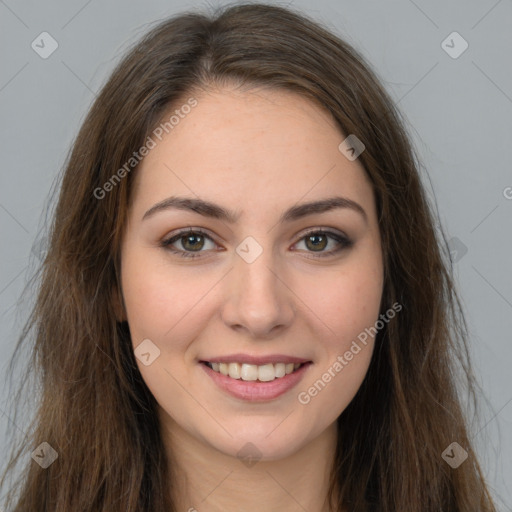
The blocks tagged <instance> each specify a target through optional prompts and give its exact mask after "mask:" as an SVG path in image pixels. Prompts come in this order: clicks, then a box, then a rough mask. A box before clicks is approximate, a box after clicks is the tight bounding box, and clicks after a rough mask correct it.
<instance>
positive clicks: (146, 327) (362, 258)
mask: <svg viewBox="0 0 512 512" xmlns="http://www.w3.org/2000/svg"><path fill="white" fill-rule="evenodd" d="M196 100H197V105H196V106H194V107H193V108H190V109H188V108H184V109H182V110H181V112H182V115H181V116H179V122H178V123H177V124H175V125H174V127H173V128H172V129H169V125H168V126H167V129H168V131H169V133H168V134H166V132H165V130H160V131H159V132H158V133H160V132H162V131H163V135H164V136H163V137H161V139H162V140H159V138H158V137H156V136H154V135H152V136H151V137H152V140H153V142H150V143H149V144H148V146H151V147H152V149H150V151H149V154H147V156H146V157H145V158H144V160H143V161H142V163H141V164H140V166H139V168H138V169H137V171H136V172H137V174H136V182H135V189H134V200H133V203H132V206H131V210H130V213H129V222H128V224H127V228H126V231H125V234H124V238H123V246H122V272H121V280H122V293H123V297H124V303H125V307H126V310H125V311H126V319H127V321H128V323H129V326H130V333H131V337H132V343H133V348H134V349H135V354H136V356H137V359H136V361H137V364H138V367H139V370H140V372H141V374H142V377H143V379H144V381H145V382H146V384H147V386H148V388H149V389H150V390H151V392H152V394H153V395H154V397H155V399H156V401H157V402H158V404H159V416H160V419H161V421H163V423H164V424H165V425H166V426H167V427H169V428H174V429H178V430H179V431H180V432H183V433H185V434H186V435H188V436H192V438H194V440H196V441H201V442H202V443H204V444H206V445H207V446H210V447H213V448H215V449H217V450H219V451H221V452H223V453H225V454H228V455H232V456H240V455H242V456H243V455H244V450H246V451H247V450H249V451H250V450H254V451H255V452H256V453H257V456H258V457H261V458H262V459H269V460H270V459H277V458H281V457H285V456H287V455H291V454H293V453H294V452H296V451H297V450H299V449H300V448H302V447H304V446H306V445H307V444H308V443H310V442H312V441H313V440H314V439H315V438H317V437H318V436H319V435H321V434H322V433H323V432H325V431H326V429H327V428H328V427H329V426H332V425H333V422H335V420H336V418H337V417H338V416H339V415H340V413H342V412H343V410H344V409H345V408H346V407H347V405H348V404H349V402H350V401H351V400H352V398H353V397H354V395H355V394H356V392H357V390H358V388H359V387H360V385H361V383H362V381H363V378H364V376H365V374H366V371H367V369H368V365H369V362H370V358H371V353H372V351H373V341H374V339H373V338H372V337H371V336H368V334H366V339H365V343H361V341H360V340H362V339H363V338H365V335H364V334H363V333H366V332H368V331H365V329H367V328H369V327H373V326H374V325H375V322H376V321H377V320H378V317H379V306H380V301H381V295H382V287H383V267H382V257H381V246H380V237H379V229H378V223H377V216H376V210H375V205H374V197H373V192H372V188H371V185H370V182H369V181H368V179H367V177H366V175H365V172H364V170H363V167H362V165H361V164H360V163H359V161H358V159H355V160H349V159H348V158H347V157H346V156H345V155H344V154H343V153H342V151H341V150H340V149H339V147H338V146H339V145H340V143H341V142H342V141H343V140H344V139H345V138H346V136H345V135H343V134H341V133H340V131H339V130H338V129H337V128H336V126H335V124H334V121H333V120H332V118H331V117H330V116H329V115H328V114H327V113H326V112H324V111H323V110H321V109H319V108H318V107H317V106H316V105H314V104H312V103H310V102H309V101H308V100H306V99H304V98H302V97H301V96H297V95H295V94H294V93H284V92H278V91H275V90H274V91H269V90H252V91H251V92H244V93H242V92H236V91H234V90H228V89H223V90H221V91H218V92H215V93H213V92H212V93H208V94H201V95H200V96H197V97H196ZM183 103H184V104H185V103H186V102H185V101H184V102H183ZM176 108H177V109H179V105H178V106H177V107H176ZM185 111H186V112H189V113H188V114H186V115H185V114H183V112H185ZM170 115H171V114H169V116H170ZM169 116H168V117H169ZM347 135H348V134H347ZM171 197H173V198H175V201H177V200H178V199H177V198H179V199H180V200H182V199H188V200H189V201H190V202H189V203H183V202H182V203H180V204H181V205H182V207H181V208H177V207H173V206H172V205H171V203H170V201H168V200H169V198H171ZM336 197H339V198H344V199H345V202H343V200H341V201H340V203H341V206H335V207H332V208H330V209H327V208H323V207H322V205H321V204H320V205H319V206H318V207H317V208H315V207H314V206H310V207H305V206H303V205H306V204H309V203H316V202H320V203H322V202H323V201H325V200H327V199H333V198H336ZM166 201H167V204H166ZM347 201H349V202H347ZM202 202H204V203H205V204H204V205H203V204H202ZM206 203H208V205H206ZM155 205H160V207H158V208H156V209H153V208H154V207H155ZM343 205H345V206H343ZM354 205H355V206H354ZM331 206H332V205H331ZM148 212H150V213H148ZM224 212H229V214H230V215H231V214H232V216H233V218H228V217H226V216H224ZM184 229H185V230H191V233H188V234H186V233H181V231H182V230H184ZM197 230H200V231H201V232H200V233H198V232H197ZM322 231H324V232H327V233H324V234H323V233H322ZM180 233H181V234H180ZM179 234H180V236H178V235H179ZM173 238H174V240H171V239H173ZM346 240H348V241H349V242H348V243H347V242H346ZM187 255H188V256H189V257H186V256H187ZM358 336H359V338H358ZM354 341H355V342H356V345H357V346H359V350H357V348H355V345H354ZM350 354H351V356H350ZM207 362H209V363H213V364H211V365H210V366H212V367H213V369H212V368H210V367H208V366H207V365H206V363H207ZM228 363H230V364H228ZM292 363H295V364H294V365H293V364H292ZM297 363H305V364H303V365H302V366H300V367H299V368H298V369H295V367H296V366H297ZM292 368H293V369H294V371H293V372H292V373H287V372H290V371H291V369H292ZM224 373H228V375H224ZM283 373H284V376H283ZM254 379H256V380H254ZM369 406H371V405H370V404H369ZM248 442H250V443H252V445H246V443H248ZM248 446H251V448H248ZM256 453H255V454H254V455H256ZM249 455H250V454H249Z"/></svg>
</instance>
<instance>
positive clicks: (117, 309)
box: [111, 283, 127, 323]
mask: <svg viewBox="0 0 512 512" xmlns="http://www.w3.org/2000/svg"><path fill="white" fill-rule="evenodd" d="M111 292H112V293H111V297H112V307H113V308H114V314H115V316H116V321H117V322H119V323H121V322H126V321H127V317H126V310H125V307H124V301H123V296H122V291H121V290H120V287H119V286H117V284H115V283H114V284H113V285H112V290H111Z"/></svg>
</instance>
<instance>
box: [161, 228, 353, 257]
mask: <svg viewBox="0 0 512 512" xmlns="http://www.w3.org/2000/svg"><path fill="white" fill-rule="evenodd" d="M206 240H209V241H210V242H212V243H213V244H214V246H215V245H216V244H215V241H214V240H213V239H212V237H210V236H209V235H208V234H207V233H206V232H205V231H203V230H202V229H200V228H188V229H185V230H181V231H180V232H178V233H177V234H175V235H173V236H172V237H171V238H168V239H166V240H163V241H162V242H161V246H162V247H163V248H165V249H166V250H169V251H170V252H172V253H174V254H177V255H178V256H180V257H182V258H199V257H201V252H205V251H202V249H204V247H205V241H206ZM329 240H333V241H334V242H335V243H334V248H333V249H330V250H328V251H325V250H324V249H325V248H326V247H327V246H328V245H329ZM303 241H304V243H305V245H306V248H307V252H310V253H311V252H312V253H318V254H315V255H313V256H312V257H313V258H323V257H328V256H332V255H333V254H337V253H338V252H340V251H342V250H343V249H347V248H349V247H351V246H352V245H353V242H352V241H351V240H349V239H348V238H347V237H346V236H344V235H341V234H339V233H334V232H332V231H326V230H323V229H318V228H317V229H313V230H310V231H309V232H308V233H306V235H305V236H303V237H302V238H301V239H300V240H299V242H297V244H298V243H301V242H303ZM176 243H179V245H181V247H182V249H180V248H176V247H175V246H174V244H176ZM297 244H295V245H297ZM309 257H311V256H309Z"/></svg>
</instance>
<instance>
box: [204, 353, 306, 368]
mask: <svg viewBox="0 0 512 512" xmlns="http://www.w3.org/2000/svg"><path fill="white" fill-rule="evenodd" d="M201 362H205V363H247V364H254V365H257V366H261V365H263V364H268V363H285V364H287V363H308V362H310V360H309V359H304V358H302V357H294V356H287V355H284V354H269V355H266V356H251V355H249V354H230V355H226V356H219V357H212V358H207V359H201Z"/></svg>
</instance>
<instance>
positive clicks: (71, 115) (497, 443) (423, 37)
mask: <svg viewBox="0 0 512 512" xmlns="http://www.w3.org/2000/svg"><path fill="white" fill-rule="evenodd" d="M275 3H277V2H275ZM222 4H224V2H212V3H206V2H196V3H190V2H189V3H186V2H182V1H181V2H180V1H176V0H172V1H170V0H169V1H163V0H160V1H156V0H152V1H148V2H142V1H139V2H135V1H129V2H126V1H125V2H122V1H121V0H110V1H108V2H100V1H99V0H89V1H86V0H71V1H66V2H64V1H63V0H61V1H47V2H35V1H29V0H5V1H3V0H0V48H1V50H0V51H1V55H2V60H1V67H0V112H1V117H0V119H1V123H0V144H1V149H2V152H1V155H2V161H1V171H0V180H1V181H0V227H1V240H2V242H1V248H0V334H1V335H0V350H1V354H2V356H1V358H0V372H1V373H0V376H1V377H2V379H1V382H2V384H1V386H2V388H1V389H0V400H1V401H0V408H1V409H0V468H1V469H3V467H4V463H5V458H6V454H7V453H8V448H9V447H8V446H7V441H6V437H5V432H6V429H7V428H8V427H9V428H11V429H15V430H16V431H17V432H18V433H21V435H22V434H23V432H24V428H25V423H22V422H20V421H18V422H17V424H15V425H13V421H12V416H9V409H8V403H7V399H8V398H9V396H10V390H9V388H8V386H7V385H6V384H5V382H4V380H3V378H4V375H5V370H6V365H7V362H8V360H9V358H10V356H11V354H12V350H13V348H14V343H15V340H16V337H17V335H18V333H19V332H20V328H21V325H22V322H23V320H24V319H25V317H26V315H27V307H28V306H27V305H26V304H25V305H24V306H16V301H17V300H18V297H19V295H20V293H21V291H22V289H23V286H24V284H25V282H26V280H27V279H28V277H29V276H30V275H31V272H32V271H33V266H34V261H35V262H36V263H37V259H36V258H35V255H37V254H38V250H33V247H34V246H33V244H34V242H36V241H37V240H39V239H40V238H41V236H43V235H44V232H42V231H41V230H42V229H43V228H44V219H43V218H42V215H43V213H44V208H45V206H46V203H47V200H48V194H49V192H50V187H51V185H52V182H53V180H54V179H55V177H56V175H57V173H58V171H59V170H60V168H61V167H62V165H63V163H64V160H65V157H66V154H67V151H68V149H69V147H70V145H71V143H72V141H73V138H74V136H75V135H76V133H77V131H78V128H79V125H80V123H81V121H82V120H83V118H84V115H85V113H86V111H87V109H88V107H89V106H90V104H91V102H92V100H93V99H94V96H95V94H96V92H97V91H98V90H99V88H100V87H101V85H102V84H103V83H104V81H105V79H106V78H107V76H108V75H109V73H110V71H111V70H112V69H113V66H114V64H115V63H116V62H117V61H118V59H119V57H120V55H121V54H122V52H123V51H124V50H125V49H126V48H127V47H128V45H129V44H131V43H132V42H134V41H135V40H136V39H137V38H138V37H140V35H142V34H143V33H144V32H145V31H146V30H147V28H148V23H151V22H154V21H156V20H159V19H162V18H165V17H167V16H169V15H172V14H174V13H176V12H179V11H181V10H183V9H188V8H207V7H208V6H210V5H213V6H217V5H222ZM279 5H286V4H285V3H280V4H279ZM292 5H293V6H294V7H296V8H299V9H300V10H301V11H303V12H304V13H306V14H308V15H310V16H311V17H313V18H314V19H316V20H318V21H320V22H323V23H325V24H326V25H327V26H328V27H329V28H330V29H331V30H332V31H334V32H335V33H337V34H338V35H340V36H341V37H343V38H345V39H346V40H347V41H348V42H349V43H351V44H352V45H354V46H355V47H356V48H357V49H358V50H360V51H361V52H362V53H363V55H364V56H365V57H366V58H367V59H368V60H369V61H370V63H371V64H372V65H373V66H374V69H375V70H376V71H377V73H378V74H379V76H380V77H381V79H382V80H383V81H384V85H385V87H386V88H387V89H388V91H389V92H390V93H391V95H392V97H393V98H394V99H395V101H396V102H397V103H398V105H399V107H400V108H401V110H402V112H403V113H404V114H405V116H406V118H407V120H408V123H409V126H408V129H409V130H410V134H411V137H412V139H413V142H414V144H415V146H416V148H417V150H418V152H419V156H420V158H421V159H422V162H423V164H424V167H425V169H426V171H424V176H423V178H424V179H425V183H426V185H427V187H428V189H429V194H430V195H431V196H432V197H433V196H435V198H436V200H437V204H438V208H439V213H440V217H441V223H442V225H443V226H444V229H445V231H446V233H447V235H448V238H450V239H451V245H452V247H453V249H454V253H453V255H454V258H455V260H456V261H457V263H456V265H455V276H456V279H457V283H458V286H459V290H460V293H461V296H462V299H463V303H464V307H465V312H466V315H467V319H468V323H469V327H470V330H471V350H472V356H473V364H474V369H475V374H476V376H477V379H478V381H479V382H480V383H481V385H482V387H483V390H484V395H485V396H486V397H487V398H488V400H489V406H488V407H487V408H485V405H484V413H483V415H482V417H481V418H480V420H479V421H478V423H477V424H475V425H474V426H473V440H474V442H475V443H476V446H477V448H478V450H479V452H480V457H481V462H482V465H483V469H484V472H485V474H486V476H487V478H488V480H489V483H490V485H491V487H492V489H493V491H494V492H495V497H496V499H497V501H498V504H499V509H500V510H509V511H510V510H512V508H511V507H512V489H511V487H512V486H511V482H512V428H511V427H512V386H511V385H510V384H511V377H510V373H511V369H510V366H511V362H512V343H511V341H512V340H511V336H510V332H511V330H512V321H511V318H512V273H511V272H510V261H511V258H510V254H511V246H512V242H511V227H512V223H511V219H512V188H508V187H512V172H511V170H512V166H511V163H512V158H511V151H510V146H511V142H512V125H511V122H510V119H511V115H512V70H511V65H512V58H511V55H512V0H499V1H496V0H481V1H476V0H472V1H467V0H457V1H448V2H447V1H441V0H430V1H428V2H422V3H421V4H420V2H419V0H416V2H413V1H412V0H386V1H378V0H373V1H359V2H356V1H352V2H351V1H339V0H338V1H335V0H316V1H315V2H314V3H311V2H307V1H303V0H295V1H294V2H293V4H292ZM43 31H46V32H48V33H50V34H51V36H52V37H53V38H54V39H55V40H56V41H57V42H58V45H59V46H58V48H57V50H56V51H55V52H54V53H53V54H52V55H51V56H49V57H48V58H47V59H43V58H41V57H40V56H39V55H38V54H37V53H36V52H35V51H34V50H33V49H32V47H31V43H32V41H34V40H35V39H36V37H37V36H39V34H41V32H43ZM453 31H457V32H458V33H459V34H460V35H461V36H462V37H463V38H464V39H465V40H466V41H467V43H468V44H469V47H468V49H467V50H466V51H465V52H464V53H462V54H461V55H460V56H459V57H458V58H452V57H451V56H450V55H449V54H448V53H447V52H446V51H445V49H443V46H442V42H443V41H444V40H445V39H446V38H447V36H448V35H449V34H451V33H452V32H453ZM448 41H449V42H448V44H449V45H450V46H453V48H452V50H450V51H452V52H454V51H457V50H459V49H461V48H462V46H461V42H460V41H457V40H456V39H455V40H454V42H453V43H452V42H451V41H450V39H448ZM46 48H48V46H46ZM427 173H428V174H427ZM429 179H430V181H429ZM466 251H467V252H466ZM30 412H31V411H30V408H29V410H28V414H30Z"/></svg>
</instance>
